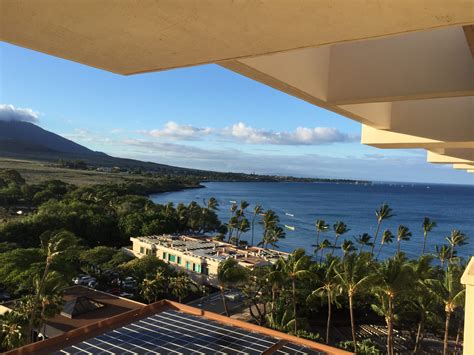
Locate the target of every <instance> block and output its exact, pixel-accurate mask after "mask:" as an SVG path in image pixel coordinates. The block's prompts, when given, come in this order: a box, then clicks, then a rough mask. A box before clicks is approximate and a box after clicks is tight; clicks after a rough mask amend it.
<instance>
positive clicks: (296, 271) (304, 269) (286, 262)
mask: <svg viewBox="0 0 474 355" xmlns="http://www.w3.org/2000/svg"><path fill="white" fill-rule="evenodd" d="M279 262H280V263H281V265H282V267H281V271H282V272H283V273H284V275H285V276H286V277H287V278H288V279H289V280H290V282H291V295H292V302H293V317H294V324H293V326H294V328H293V330H294V333H295V334H296V332H297V330H298V326H297V319H298V316H297V313H296V302H297V299H296V281H297V280H302V279H304V278H307V277H309V276H310V274H311V273H310V271H309V265H310V262H311V259H310V258H309V256H307V255H306V254H305V250H304V249H296V250H295V251H294V252H293V253H291V254H290V255H289V256H288V258H287V259H283V258H281V259H280V260H279Z"/></svg>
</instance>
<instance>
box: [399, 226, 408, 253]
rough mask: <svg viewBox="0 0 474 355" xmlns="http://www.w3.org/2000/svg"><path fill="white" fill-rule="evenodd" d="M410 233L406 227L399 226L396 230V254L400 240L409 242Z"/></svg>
mask: <svg viewBox="0 0 474 355" xmlns="http://www.w3.org/2000/svg"><path fill="white" fill-rule="evenodd" d="M410 237H411V232H410V230H409V229H408V227H405V226H403V225H399V226H398V229H397V253H400V243H401V241H402V240H410Z"/></svg>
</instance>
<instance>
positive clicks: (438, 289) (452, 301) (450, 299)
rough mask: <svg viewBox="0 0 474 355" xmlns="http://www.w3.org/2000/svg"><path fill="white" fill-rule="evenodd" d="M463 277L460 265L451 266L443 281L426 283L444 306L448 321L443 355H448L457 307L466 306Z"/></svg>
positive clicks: (433, 280)
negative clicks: (450, 332)
mask: <svg viewBox="0 0 474 355" xmlns="http://www.w3.org/2000/svg"><path fill="white" fill-rule="evenodd" d="M461 275H462V269H461V268H460V267H459V265H457V264H449V265H448V268H447V270H446V271H445V272H444V275H443V279H442V280H438V279H430V280H427V281H426V282H427V284H428V287H429V289H430V290H431V292H432V294H433V295H434V296H435V297H437V298H438V299H439V300H440V301H441V302H442V303H443V304H444V312H445V314H446V320H445V326H444V346H443V355H447V354H448V336H449V322H450V319H451V315H452V314H453V312H454V311H455V310H456V308H457V307H460V306H462V304H464V294H465V291H466V290H465V289H464V288H463V286H462V284H461V282H460V280H461Z"/></svg>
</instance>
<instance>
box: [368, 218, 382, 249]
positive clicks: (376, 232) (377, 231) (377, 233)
mask: <svg viewBox="0 0 474 355" xmlns="http://www.w3.org/2000/svg"><path fill="white" fill-rule="evenodd" d="M380 223H382V221H380V222H377V229H376V230H375V235H374V244H373V245H372V249H371V250H370V254H371V255H372V256H373V255H374V248H375V243H377V236H378V235H379V230H380Z"/></svg>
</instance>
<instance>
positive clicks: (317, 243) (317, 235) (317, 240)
mask: <svg viewBox="0 0 474 355" xmlns="http://www.w3.org/2000/svg"><path fill="white" fill-rule="evenodd" d="M319 233H320V232H319V229H318V231H317V232H316V246H318V245H319Z"/></svg>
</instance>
